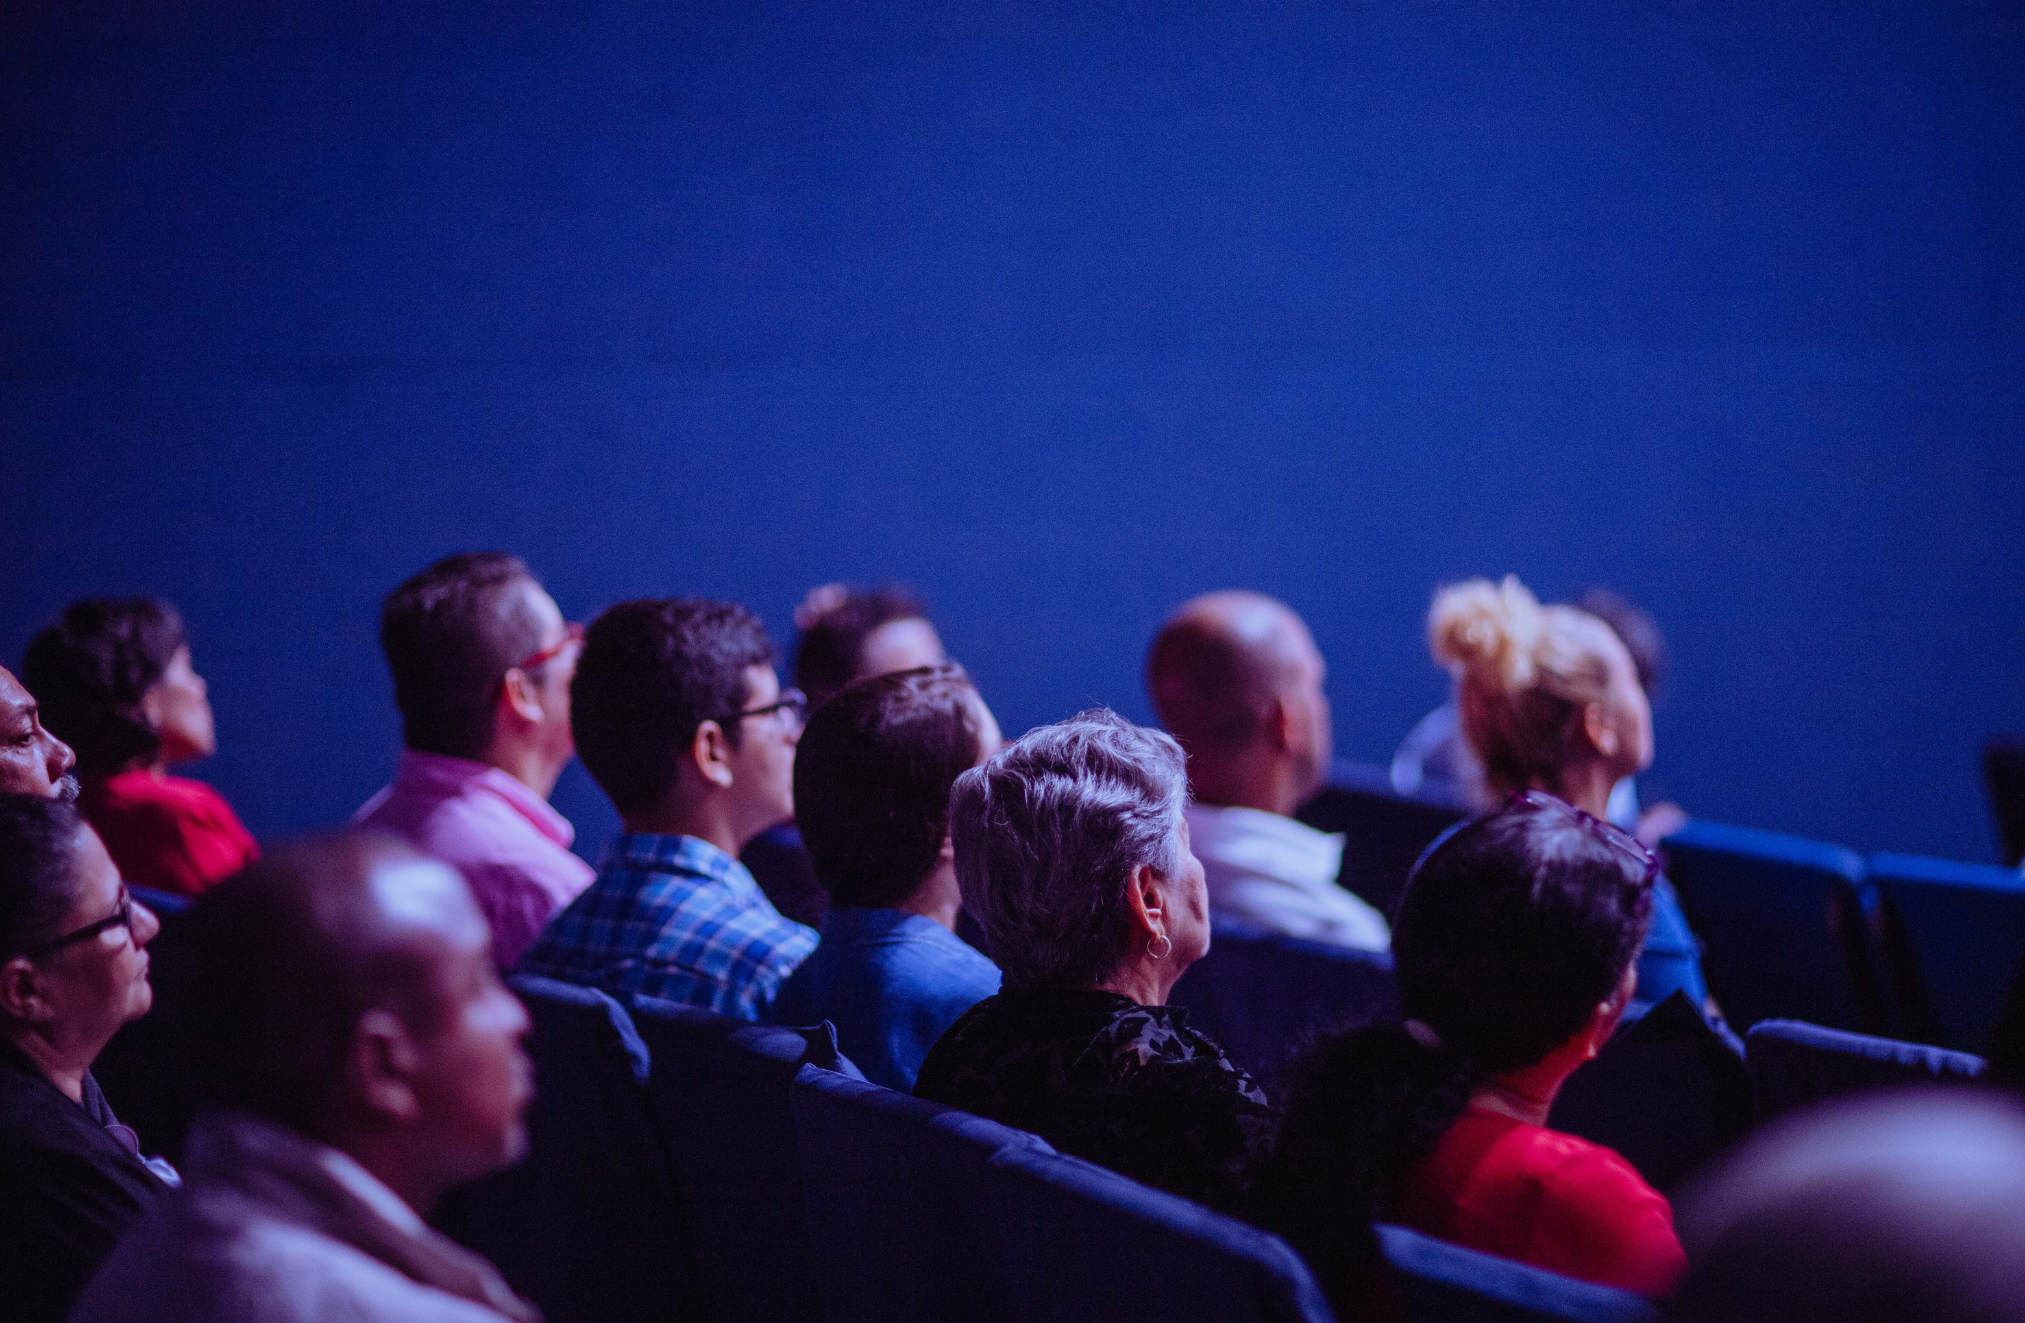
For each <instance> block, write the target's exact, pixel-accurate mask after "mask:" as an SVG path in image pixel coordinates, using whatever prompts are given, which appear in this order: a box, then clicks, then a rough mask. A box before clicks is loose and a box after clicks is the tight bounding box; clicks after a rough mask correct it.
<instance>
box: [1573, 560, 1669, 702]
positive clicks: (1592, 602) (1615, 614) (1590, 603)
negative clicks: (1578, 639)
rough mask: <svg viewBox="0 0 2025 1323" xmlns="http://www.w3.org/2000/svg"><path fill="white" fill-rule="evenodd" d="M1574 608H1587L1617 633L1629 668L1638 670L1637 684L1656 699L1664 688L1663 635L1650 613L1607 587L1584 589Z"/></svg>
mask: <svg viewBox="0 0 2025 1323" xmlns="http://www.w3.org/2000/svg"><path fill="white" fill-rule="evenodd" d="M1575 609H1576V610H1577V611H1586V612H1588V613H1589V614H1590V615H1592V616H1595V617H1596V618H1597V619H1598V620H1601V621H1602V622H1603V623H1604V624H1606V625H1608V626H1610V632H1611V633H1613V634H1615V635H1617V637H1618V639H1619V640H1621V641H1622V642H1623V644H1624V650H1625V651H1626V652H1628V653H1630V654H1631V668H1632V669H1633V670H1635V671H1637V672H1638V687H1639V688H1640V689H1643V690H1645V696H1646V698H1648V699H1650V700H1653V701H1657V700H1658V698H1659V696H1660V691H1661V690H1663V689H1664V688H1665V687H1666V671H1667V656H1666V635H1664V634H1662V633H1660V632H1659V622H1658V621H1657V620H1654V619H1653V618H1652V613H1651V612H1650V611H1647V610H1646V609H1645V608H1644V607H1642V606H1639V605H1638V604H1637V603H1635V602H1633V601H1631V600H1630V599H1629V598H1627V597H1625V596H1623V595H1622V594H1620V593H1615V592H1612V591H1611V590H1610V589H1608V588H1585V589H1583V591H1582V595H1581V596H1580V597H1578V598H1576V599H1575Z"/></svg>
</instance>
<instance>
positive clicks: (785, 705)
mask: <svg viewBox="0 0 2025 1323" xmlns="http://www.w3.org/2000/svg"><path fill="white" fill-rule="evenodd" d="M789 709H792V710H793V712H794V718H795V724H796V725H797V726H806V725H808V724H809V696H808V695H807V694H805V693H803V692H802V691H801V690H799V689H783V690H781V691H780V697H779V698H777V699H775V700H774V701H773V702H771V703H768V704H767V705H766V706H765V707H749V708H746V709H745V710H744V711H742V712H726V713H723V714H722V715H720V716H715V717H711V718H710V720H712V721H715V722H717V723H718V724H719V725H724V724H725V723H727V722H732V721H743V720H745V719H746V718H747V717H769V716H772V715H773V714H774V713H776V712H781V711H785V710H789Z"/></svg>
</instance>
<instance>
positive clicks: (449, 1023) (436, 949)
mask: <svg viewBox="0 0 2025 1323" xmlns="http://www.w3.org/2000/svg"><path fill="white" fill-rule="evenodd" d="M185 932H186V934H187V938H188V943H189V945H188V948H187V949H188V958H187V968H188V971H189V972H188V975H187V978H188V984H187V990H186V991H185V992H184V1001H183V1006H184V1015H183V1023H184V1025H185V1026H186V1029H187V1033H188V1036H189V1040H190V1044H189V1045H190V1052H191V1067H192V1077H193V1079H195V1080H196V1081H197V1082H198V1087H199V1089H200V1091H201V1097H200V1101H202V1102H205V1103H208V1104H211V1105H214V1106H221V1107H226V1108H230V1109H233V1110H236V1111H240V1112H247V1113H251V1114H253V1115H255V1116H259V1117H264V1118H266V1119H267V1120H270V1121H276V1122H279V1123H281V1124H282V1125H285V1126H288V1127H289V1128H291V1129H293V1130H296V1131H298V1132H300V1133H302V1134H304V1135H307V1136H309V1137H310V1138H312V1139H315V1140H318V1141H320V1142H322V1143H325V1144H328V1145H330V1146H331V1147H333V1148H337V1149H340V1150H342V1151H344V1152H346V1153H348V1154H350V1155H351V1156H352V1157H353V1158H355V1159H357V1160H358V1161H359V1163H360V1164H361V1165H362V1166H364V1167H365V1168H366V1169H367V1170H368V1171H370V1172H372V1173H373V1174H374V1175H375V1176H378V1177H379V1178H380V1179H381V1180H383V1181H384V1182H386V1184H387V1185H389V1186H390V1187H392V1188H393V1189H394V1190H395V1192H396V1193H398V1194H400V1195H401V1196H402V1197H403V1198H405V1199H407V1200H408V1202H409V1203H410V1204H412V1205H414V1206H415V1207H417V1208H420V1209H424V1210H426V1209H427V1207H428V1206H429V1204H430V1203H432V1202H434V1199H435V1197H436V1196H437V1195H438V1194H440V1193H442V1192H443V1191H444V1190H446V1189H448V1188H449V1187H450V1186H452V1185H456V1184H458V1183H460V1182H463V1181H467V1180H471V1179H473V1178H474V1177H477V1176H480V1175H483V1174H485V1173H486V1172H489V1171H492V1170H494V1169H495V1168H497V1167H500V1166H503V1165H505V1164H506V1163H508V1162H511V1161H512V1160H514V1159H515V1158H517V1157H518V1156H520V1154H521V1152H522V1151H523V1150H524V1148H525V1146H526V1132H525V1129H524V1127H523V1125H522V1119H521V1117H522V1113H523V1112H524V1111H525V1109H526V1106H527V1103H528V1100H529V1098H530V1097H531V1095H532V1071H531V1067H530V1066H529V1064H528V1060H527V1057H526V1055H525V1054H524V1053H523V1052H522V1050H521V1038H522V1037H523V1035H524V1034H525V1033H526V1031H527V1013H526V1011H525V1010H523V1009H522V1007H521V1005H520V1002H519V1001H518V1000H517V999H516V998H515V997H514V995H513V994H512V993H511V992H509V991H508V990H507V989H506V987H505V986H504V985H503V984H501V983H500V982H499V979H498V976H497V974H496V973H495V972H494V969H493V964H492V958H491V934H490V932H489V930H488V929H487V927H486V924H485V920H484V918H483V917H481V915H480V914H479V912H478V907H477V905H476V904H475V903H474V902H473V901H472V899H471V894H470V892H469V890H468V889H467V888H466V887H465V884H464V880H463V879H462V878H461V877H459V876H458V875H457V873H456V872H454V871H453V870H451V869H450V868H448V867H446V866H445V865H443V864H440V863H437V862H435V861H434V860H430V859H426V858H424V857H423V856H421V855H419V854H417V853H415V852H414V851H413V850H411V849H410V848H408V847H407V846H406V845H403V844H400V843H399V842H396V841H394V840H392V839H390V838H387V837H380V836H373V835H369V834H362V833H355V834H351V835H345V836H331V837H324V838H318V839H313V840H308V841H301V842H296V843H293V844H289V845H285V846H283V847H281V848H280V849H278V850H275V851H274V852H273V853H271V854H269V855H268V856H267V857H265V858H263V859H262V860H260V862H259V863H257V864H255V865H253V866H252V867H251V868H248V869H247V870H246V871H245V872H243V873H240V874H239V875H237V876H236V877H233V878H230V879H228V880H226V881H225V882H223V883H221V884H220V885H219V886H218V887H217V888H216V889H215V890H213V891H211V892H210V893H208V894H207V895H206V896H205V897H204V898H203V900H201V901H200V902H199V903H198V904H197V905H196V906H195V907H194V908H192V909H191V911H190V912H189V913H188V915H187V916H185Z"/></svg>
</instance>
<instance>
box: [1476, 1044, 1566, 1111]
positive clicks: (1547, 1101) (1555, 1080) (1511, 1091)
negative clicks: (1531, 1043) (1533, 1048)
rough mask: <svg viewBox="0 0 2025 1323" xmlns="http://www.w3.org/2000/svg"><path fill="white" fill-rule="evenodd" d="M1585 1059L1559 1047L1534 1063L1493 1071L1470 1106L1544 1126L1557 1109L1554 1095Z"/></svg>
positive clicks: (1479, 1087)
mask: <svg viewBox="0 0 2025 1323" xmlns="http://www.w3.org/2000/svg"><path fill="white" fill-rule="evenodd" d="M1583 1059H1584V1058H1582V1057H1580V1056H1569V1055H1567V1054H1565V1053H1562V1052H1559V1051H1556V1052H1554V1053H1552V1054H1550V1055H1549V1056H1548V1057H1547V1058H1546V1059H1545V1060H1544V1061H1540V1062H1537V1063H1535V1064H1533V1065H1531V1066H1526V1067H1523V1068H1521V1069H1519V1070H1508V1071H1505V1072H1503V1073H1502V1074H1498V1075H1492V1076H1490V1077H1488V1078H1486V1079H1485V1080H1484V1082H1483V1083H1482V1084H1480V1085H1478V1086H1477V1090H1476V1092H1475V1093H1473V1094H1471V1095H1470V1106H1472V1107H1477V1108H1481V1109H1482V1110H1484V1111H1486V1112H1496V1113H1498V1115H1500V1116H1509V1117H1511V1118H1512V1119H1514V1120H1517V1121H1523V1122H1525V1123H1526V1124H1527V1125H1537V1126H1544V1125H1546V1124H1547V1114H1548V1113H1549V1112H1551V1111H1553V1110H1554V1098H1555V1097H1556V1095H1558V1094H1559V1093H1560V1092H1561V1086H1562V1085H1563V1084H1565V1083H1567V1081H1568V1076H1569V1075H1571V1074H1573V1073H1574V1070H1575V1067H1576V1066H1579V1065H1581V1064H1582V1061H1583Z"/></svg>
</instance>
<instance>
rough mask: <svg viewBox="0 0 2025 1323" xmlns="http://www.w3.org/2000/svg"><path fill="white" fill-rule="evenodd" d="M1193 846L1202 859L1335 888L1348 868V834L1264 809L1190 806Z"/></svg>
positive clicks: (1189, 840) (1189, 822)
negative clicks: (1345, 861) (1345, 853)
mask: <svg viewBox="0 0 2025 1323" xmlns="http://www.w3.org/2000/svg"><path fill="white" fill-rule="evenodd" d="M1188 843H1189V848H1190V849H1191V850H1192V851H1193V852H1194V854H1195V856H1196V857H1197V858H1198V859H1201V860H1203V861H1204V862H1205V863H1209V862H1212V861H1213V862H1216V863H1221V864H1227V865H1230V866H1232V867H1234V868H1242V869H1244V870H1246V871H1250V872H1262V873H1266V874H1268V875H1270V876H1274V877H1285V878H1290V879H1295V880H1300V881H1319V882H1327V883H1331V884H1333V883H1334V882H1335V881H1336V875H1337V874H1338V873H1339V872H1341V871H1342V868H1343V834H1342V833H1341V832H1337V833H1335V834H1331V833H1329V832H1321V831H1316V830H1315V829H1314V828H1313V827H1310V826H1309V825H1308V824H1307V823H1305V822H1296V821H1295V820H1294V819H1292V818H1286V817H1281V816H1280V815H1279V814H1277V813H1267V812H1266V811H1265V810H1263V809H1253V808H1223V807H1219V806H1216V805H1211V804H1190V805H1189V806H1188Z"/></svg>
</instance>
